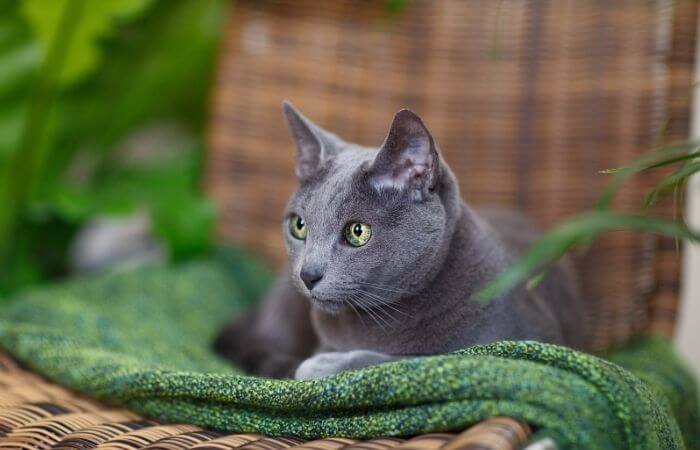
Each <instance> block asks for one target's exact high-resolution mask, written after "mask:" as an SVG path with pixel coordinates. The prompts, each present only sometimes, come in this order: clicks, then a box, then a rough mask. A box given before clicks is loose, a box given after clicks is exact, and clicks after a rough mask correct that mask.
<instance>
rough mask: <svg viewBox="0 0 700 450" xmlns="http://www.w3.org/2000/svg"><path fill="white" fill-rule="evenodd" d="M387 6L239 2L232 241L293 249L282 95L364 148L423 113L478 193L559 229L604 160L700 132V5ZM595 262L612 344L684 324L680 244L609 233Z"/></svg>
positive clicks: (591, 292)
mask: <svg viewBox="0 0 700 450" xmlns="http://www.w3.org/2000/svg"><path fill="white" fill-rule="evenodd" d="M385 4H386V2H382V1H355V0H339V1H332V2H317V1H310V0H271V1H266V2H258V1H240V2H237V3H236V7H235V8H234V10H233V13H232V16H231V19H230V24H229V26H228V34H227V36H226V38H225V42H224V44H223V46H222V49H221V60H220V63H219V71H218V78H217V83H216V89H215V92H214V95H213V97H212V99H213V110H212V111H213V120H212V127H211V133H210V143H211V146H210V147H211V152H210V154H209V158H208V161H207V170H206V172H207V176H206V183H205V185H206V189H207V190H208V191H209V193H210V194H211V195H212V196H213V197H214V198H215V199H216V200H217V201H218V202H219V203H220V204H221V211H222V216H221V220H220V223H219V233H220V235H221V236H222V237H223V238H224V239H226V240H229V241H231V242H235V243H244V244H245V245H247V246H249V247H250V248H252V249H255V251H256V252H259V253H261V254H264V255H265V256H266V257H267V258H268V260H270V261H273V262H276V263H280V262H281V261H282V260H283V259H284V250H283V242H282V239H281V238H280V225H279V221H280V217H281V214H282V211H283V208H284V205H285V203H286V201H287V198H288V194H289V192H290V191H291V190H292V189H293V187H294V184H295V182H296V180H295V179H294V156H293V155H294V147H293V144H292V139H291V137H290V136H289V132H288V130H287V128H286V127H285V125H284V124H283V121H282V118H281V113H280V102H281V100H282V99H284V98H289V99H290V100H292V101H293V102H294V103H295V104H296V105H297V106H298V107H299V108H300V109H301V110H302V111H303V112H304V113H305V114H307V115H308V116H309V117H310V118H312V119H313V120H315V121H317V122H318V123H319V124H320V125H322V126H324V127H326V128H327V129H329V130H331V131H333V132H336V133H338V134H339V135H340V136H341V137H344V138H346V139H348V140H352V141H356V142H359V143H361V144H365V145H379V144H380V143H381V142H382V140H383V138H384V136H385V133H386V132H387V127H388V125H389V123H390V120H391V117H392V115H393V114H394V113H395V112H396V111H398V110H399V109H401V108H404V107H410V108H412V109H414V110H415V111H417V112H418V113H419V114H420V115H421V116H422V117H423V118H424V119H425V122H426V124H427V125H428V126H429V128H430V129H431V130H432V132H433V135H434V136H435V138H436V140H437V142H438V143H439V144H440V146H441V150H442V153H443V154H444V156H445V158H446V160H447V161H448V163H449V164H450V166H451V167H452V168H453V170H454V172H455V173H456V174H457V176H458V178H459V180H460V184H461V187H462V191H463V194H464V196H465V198H466V199H467V201H469V202H471V203H472V204H474V205H500V206H505V207H518V208H521V209H523V210H525V211H526V212H527V213H528V214H529V215H530V216H532V217H533V218H535V219H536V220H537V221H538V222H539V223H540V224H541V225H542V226H543V227H549V226H551V225H553V224H555V223H556V222H558V221H560V220H562V219H563V218H565V217H568V216H570V215H573V214H577V213H580V212H582V211H584V210H588V209H590V208H592V207H593V205H594V202H595V200H596V198H597V195H598V194H599V193H600V192H601V189H602V187H603V186H604V185H605V183H606V182H607V181H608V179H609V178H608V177H607V176H605V175H601V174H600V173H599V172H600V171H601V170H603V169H607V168H611V167H618V166H621V165H625V164H627V163H629V162H630V161H631V160H633V159H634V158H635V157H636V156H638V155H640V154H642V153H644V152H646V151H648V150H649V149H650V148H652V147H653V146H655V145H656V144H657V143H659V142H665V143H668V142H672V141H676V140H679V139H681V140H683V139H686V138H687V135H688V123H689V120H688V117H689V111H690V108H689V104H690V96H689V89H690V86H691V84H692V67H693V58H694V46H695V34H696V18H697V9H698V8H697V3H696V2H693V1H685V2H683V1H679V2H673V1H668V0H659V1H640V0H621V1H616V2H608V3H605V2H603V3H601V2H600V1H597V0H556V1H554V0H541V1H540V0H538V1H525V0H521V1H517V0H506V1H470V2H464V1H462V0H435V1H433V0H430V1H428V0H415V1H410V2H407V6H406V8H405V9H404V10H402V11H400V12H399V13H397V14H392V13H389V12H388V11H387V9H386V7H385ZM667 119H668V122H667ZM662 128H663V129H664V133H663V139H658V137H659V131H660V130H661V129H662ZM657 177H658V175H657V174H645V175H642V176H639V177H636V178H635V179H634V180H632V181H631V182H630V184H629V186H628V189H625V190H624V191H623V192H622V193H621V194H620V195H619V196H618V198H617V200H616V207H617V208H619V209H620V210H627V211H630V210H638V208H639V207H640V206H641V204H642V198H643V195H644V193H645V191H646V190H647V189H648V188H650V187H651V186H653V185H654V184H655V182H656V180H657ZM669 208H670V206H669ZM660 213H662V214H666V213H669V211H660ZM580 266H581V267H582V270H583V278H584V279H585V280H586V284H585V290H586V294H587V296H588V298H589V299H590V304H591V308H592V309H593V312H594V315H595V318H596V327H595V330H594V331H595V334H594V336H593V337H592V338H593V339H592V341H593V342H594V344H595V347H596V348H598V349H604V348H606V347H608V346H609V345H611V344H614V343H622V342H625V341H627V340H628V339H630V338H631V337H633V336H635V335H638V334H640V333H643V332H647V331H649V330H651V331H654V332H657V333H663V334H671V333H672V331H673V326H674V323H675V312H676V302H677V299H678V295H677V294H678V274H679V270H678V266H679V257H678V254H677V253H676V251H675V246H674V244H673V242H672V241H671V242H670V243H669V242H668V241H666V240H663V239H660V238H658V237H653V236H645V237H640V235H638V234H632V233H615V234H610V235H606V236H604V237H602V238H601V239H600V240H599V241H597V242H596V244H595V245H594V246H593V247H592V248H591V249H590V251H589V252H588V253H587V254H586V255H584V256H582V257H581V258H580ZM598 300H600V301H598Z"/></svg>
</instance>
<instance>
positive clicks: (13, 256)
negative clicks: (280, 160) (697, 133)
mask: <svg viewBox="0 0 700 450" xmlns="http://www.w3.org/2000/svg"><path fill="white" fill-rule="evenodd" d="M406 3H407V0H385V4H386V7H387V10H388V11H389V12H391V13H394V14H400V13H401V11H402V10H403V8H404V7H405V6H406ZM228 7H229V2H227V1H224V0H168V1H154V0H99V1H91V0H52V1H45V0H23V1H20V0H0V267H1V268H2V270H0V294H6V293H9V292H12V291H15V290H17V289H20V288H22V287H24V286H27V285H30V284H34V283H38V282H42V281H45V280H48V279H51V278H55V277H58V276H62V275H64V274H66V273H67V267H68V264H67V259H68V256H67V255H68V246H69V244H70V242H71V241H72V239H73V237H74V236H75V234H76V232H77V231H78V230H79V229H80V227H81V226H82V225H84V224H85V223H86V222H88V221H89V220H90V219H92V218H94V217H100V216H105V215H108V216H114V215H124V214H130V213H133V212H135V211H136V210H147V211H148V212H149V213H150V216H151V218H152V220H153V225H154V229H155V232H156V234H157V235H158V237H159V238H160V240H161V241H162V242H164V243H165V245H166V246H167V250H168V254H169V255H170V257H171V258H172V259H173V260H180V259H183V258H190V257H194V256H198V255H201V254H204V253H206V252H208V251H209V250H210V248H211V246H212V226H213V223H214V219H215V215H216V214H215V208H214V206H213V205H212V204H211V203H210V202H209V201H207V200H206V199H205V198H204V197H203V196H202V195H201V193H200V190H199V184H200V180H199V178H200V173H201V167H202V155H203V148H204V137H203V136H204V130H205V122H206V111H207V100H208V98H207V97H208V93H209V91H210V86H211V81H212V76H213V67H214V60H215V53H216V48H217V44H218V42H219V37H220V33H221V31H222V25H223V20H224V18H225V16H226V13H225V9H226V8H228ZM659 137H660V139H659V140H658V142H663V130H661V132H660V134H659ZM134 147H138V148H139V151H134ZM144 149H145V151H144ZM699 149H700V146H698V144H697V143H693V142H686V143H680V144H676V145H673V146H670V147H659V148H657V149H655V150H654V151H652V152H650V153H649V154H648V155H646V156H645V157H644V158H642V159H640V160H639V161H636V162H633V163H632V164H631V165H629V166H627V167H624V168H620V169H615V170H611V171H610V172H611V174H612V175H613V178H612V180H611V182H610V185H609V187H608V188H607V189H605V191H604V192H603V193H602V194H601V197H600V201H599V203H598V205H597V207H596V209H595V210H594V211H591V212H589V213H585V214H583V215H581V216H579V217H575V218H573V219H571V220H569V221H567V222H566V223H564V224H562V225H561V226H559V227H557V228H555V229H554V230H552V231H551V232H550V233H549V234H547V235H546V236H545V238H544V239H543V240H542V241H540V242H539V243H537V245H535V246H534V247H533V248H532V249H531V250H530V251H529V252H528V253H527V254H526V255H525V256H524V258H523V259H522V260H521V261H520V262H518V263H517V264H516V265H515V266H514V267H513V268H512V269H511V270H510V271H508V272H506V273H505V274H504V275H503V276H502V277H500V278H499V279H498V280H494V282H493V283H492V284H491V285H489V286H487V287H486V288H485V289H484V290H483V291H482V292H481V295H480V297H481V298H482V299H484V300H486V299H488V298H492V297H493V296H494V295H497V294H498V293H500V292H503V291H504V290H507V289H510V288H512V287H513V286H514V285H516V284H518V283H521V282H526V281H527V282H529V283H531V284H532V283H537V281H538V279H539V278H540V277H539V274H541V273H542V272H543V271H544V270H546V268H547V267H548V265H550V264H551V263H553V262H554V261H556V260H557V259H558V258H559V257H561V256H562V255H563V254H565V253H566V252H568V251H570V250H571V249H573V248H575V247H584V248H585V247H586V246H587V245H588V244H589V243H590V242H591V241H592V240H593V239H595V237H596V236H597V235H598V234H599V233H602V232H608V231H614V230H626V229H627V230H629V229H632V230H641V231H651V232H655V233H661V234H666V235H671V236H675V237H677V238H687V239H691V240H696V241H697V240H700V234H698V233H697V232H695V231H693V230H689V229H688V228H687V227H686V226H685V224H684V223H683V221H682V220H678V221H671V220H667V219H662V218H657V217H653V216H650V215H648V211H649V206H651V205H652V204H653V203H655V202H656V201H659V200H660V199H662V198H663V197H665V196H667V195H668V194H673V197H674V198H676V199H678V197H679V195H678V193H679V192H683V189H684V186H685V182H686V181H687V179H688V178H689V177H690V176H691V175H693V174H694V173H696V172H698V171H700V162H699V161H698V160H697V157H698V156H699V155H700V151H699ZM673 166H675V169H674V170H673V171H671V172H669V175H668V176H667V177H666V178H664V180H663V181H662V182H661V183H660V184H659V185H658V186H657V188H656V189H654V190H653V191H651V192H649V193H648V195H647V197H646V201H645V202H644V204H642V205H640V210H639V213H638V214H622V213H619V212H615V211H613V210H611V206H610V205H611V204H612V201H611V200H612V199H613V198H614V196H615V193H616V192H617V191H618V190H619V189H621V188H623V187H624V184H625V183H624V182H625V181H626V180H627V179H628V178H629V177H630V176H634V175H635V174H636V173H638V172H640V171H644V170H656V169H659V168H667V167H673ZM679 217H681V218H682V216H679Z"/></svg>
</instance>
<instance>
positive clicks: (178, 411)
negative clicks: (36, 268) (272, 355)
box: [0, 253, 699, 449]
mask: <svg viewBox="0 0 700 450" xmlns="http://www.w3.org/2000/svg"><path fill="white" fill-rule="evenodd" d="M268 281H269V275H268V273H267V272H266V271H264V270H263V269H262V268H261V267H260V266H258V265H256V264H254V263H250V262H249V260H248V259H247V258H246V257H245V256H242V255H238V254H235V253H234V254H233V255H232V256H231V255H230V256H229V258H228V262H227V263H225V264H222V263H221V262H218V261H217V262H197V263H190V264H188V265H184V266H180V267H177V268H151V269H147V270H139V271H135V272H131V273H121V274H109V275H101V276H97V277H92V278H86V279H79V280H75V281H72V282H69V283H66V284H62V285H58V286H54V287H50V288H44V289H41V290H36V291H31V292H28V293H26V294H24V295H21V296H20V297H19V298H17V299H15V301H13V302H10V303H9V304H8V305H6V306H3V307H2V310H0V345H1V346H2V347H3V348H4V349H5V350H7V351H8V352H10V353H11V354H13V355H14V356H16V357H17V358H19V359H20V360H21V361H23V362H25V363H26V364H27V365H29V366H30V367H31V368H33V369H35V370H37V371H38V372H40V373H42V374H44V375H45V376H47V377H49V378H50V379H52V380H55V381H57V382H60V383H63V384H65V385H67V386H70V387H72V388H74V389H76V390H79V391H82V392H84V393H86V394H89V395H92V396H95V397H98V398H100V399H104V400H107V401H110V402H113V403H118V404H123V405H125V406H127V407H130V408H132V409H134V410H135V411H138V412H140V413H143V414H146V415H149V416H152V417H155V418H158V419H161V420H166V421H177V422H185V423H193V424H197V425H202V426H206V427H211V428H217V429H224V430H228V431H235V432H257V433H265V434H268V435H286V434H291V435H297V436H301V437H304V438H309V439H310V438H317V437H326V436H347V437H358V438H365V437H375V436H386V435H397V436H398V435H412V434H418V433H425V432H431V431H442V430H456V429H460V428H462V427H465V426H467V425H469V424H471V423H473V422H476V421H478V420H480V419H484V418H486V417H489V416H493V415H508V416H512V417H515V418H521V419H525V420H527V421H529V422H531V423H532V424H534V425H535V427H536V430H537V435H538V436H545V435H546V436H551V437H552V438H554V439H555V440H556V441H557V442H558V443H559V445H560V446H561V448H595V449H608V448H609V449H621V448H629V449H656V448H683V447H684V444H683V436H685V439H686V442H687V448H697V444H698V426H699V420H698V408H697V406H698V405H697V392H696V386H695V383H694V381H693V379H692V377H691V376H690V375H689V373H688V371H687V370H686V369H685V367H684V366H683V364H682V363H681V362H680V361H679V360H678V359H677V358H676V357H675V356H674V354H673V350H672V348H671V346H670V344H669V343H668V342H667V341H665V340H663V339H660V338H647V339H645V340H643V341H640V342H637V343H636V344H634V345H632V346H630V347H628V348H625V349H621V350H619V351H616V352H614V353H613V354H611V355H610V361H614V362H615V363H619V365H616V364H614V363H612V362H608V361H606V360H603V359H600V358H597V357H594V356H590V355H586V354H582V353H578V352H575V351H572V350H569V349H566V348H563V347H558V346H553V345H544V344H540V343H536V342H500V343H495V344H491V345H484V346H476V347H472V348H469V349H465V350H462V351H459V352H455V353H453V354H449V355H442V356H434V357H428V358H421V359H413V360H404V361H398V362H394V363H389V364H384V365H381V366H376V367H371V368H367V369H364V370H360V371H355V372H348V373H345V374H342V375H339V376H336V377H330V378H326V379H320V380H314V381H307V382H297V381H289V380H270V379H262V378H255V377H248V376H243V375H240V374H239V373H237V372H236V370H235V369H233V368H231V367H229V366H228V365H227V364H226V363H225V362H224V361H222V360H220V359H218V358H217V357H216V356H214V355H213V354H212V353H211V352H210V350H209V342H210V340H211V339H212V337H213V334H214V333H215V332H216V330H217V329H218V328H219V326H220V325H221V324H222V322H223V321H225V320H227V319H228V318H229V316H230V314H233V313H234V312H235V311H237V310H240V309H241V308H242V307H243V306H245V305H246V304H247V303H248V302H249V301H250V300H251V299H253V298H255V297H257V296H258V295H259V293H260V292H261V291H262V289H264V287H265V286H266V285H267V283H268ZM622 367H626V368H628V369H629V370H630V371H628V370H626V369H623V368H622ZM632 373H634V374H636V376H635V375H633V374H632ZM674 416H675V417H677V418H678V419H679V421H678V422H677V421H676V420H675V419H674V418H673V417H674ZM679 423H680V425H681V427H679V425H678V424H679ZM681 430H682V433H681Z"/></svg>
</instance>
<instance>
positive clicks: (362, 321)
mask: <svg viewBox="0 0 700 450" xmlns="http://www.w3.org/2000/svg"><path fill="white" fill-rule="evenodd" d="M350 298H351V299H353V295H352V294H350ZM344 303H345V304H346V305H348V306H349V307H350V309H352V311H353V312H354V313H355V315H356V316H357V318H358V319H360V323H361V324H362V326H363V327H364V328H367V324H366V323H365V320H364V319H363V318H362V314H360V312H359V311H358V310H357V307H356V306H355V304H354V303H353V302H351V301H347V300H345V301H344Z"/></svg>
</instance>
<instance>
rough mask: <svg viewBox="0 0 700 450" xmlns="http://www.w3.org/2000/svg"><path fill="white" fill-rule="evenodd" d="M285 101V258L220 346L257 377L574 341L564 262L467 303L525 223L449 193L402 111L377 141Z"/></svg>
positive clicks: (449, 183) (577, 306)
mask: <svg viewBox="0 0 700 450" xmlns="http://www.w3.org/2000/svg"><path fill="white" fill-rule="evenodd" d="M285 112H286V114H287V118H288V120H289V122H290V126H291V128H292V131H293V133H294V136H295V139H296V142H297V148H298V153H297V155H298V156H297V172H298V175H299V177H300V180H301V183H300V188H299V190H298V191H297V192H295V193H294V194H293V195H292V198H291V199H290V202H289V205H288V208H287V213H286V215H285V218H287V220H286V221H283V222H284V225H283V233H285V236H286V239H285V242H286V244H287V250H288V254H289V256H290V264H289V267H288V269H287V270H285V272H284V274H283V275H282V276H281V277H280V279H279V280H278V281H277V284H276V285H275V287H274V288H273V289H272V291H271V293H270V294H269V295H268V297H267V299H266V300H265V301H264V302H263V304H262V306H261V307H260V309H259V310H257V312H254V313H252V314H253V317H247V318H244V319H239V320H237V321H234V322H233V323H231V324H230V325H229V326H227V327H226V328H225V329H224V331H223V332H222V334H221V335H220V336H219V339H218V340H217V344H216V346H217V349H218V350H219V351H220V352H222V353H223V354H224V355H226V356H227V357H229V358H231V359H233V360H234V362H236V363H238V364H239V365H242V366H243V367H244V368H246V369H248V370H250V371H252V372H255V373H258V374H261V375H267V376H289V375H291V374H292V373H294V371H295V370H296V376H297V377H298V378H311V377H315V376H323V375H329V374H332V373H336V372H339V371H342V370H346V369H352V368H357V367H362V366H366V365H371V364H376V363H380V362H384V361H390V360H392V359H397V358H402V357H411V356H420V355H431V354H439V353H445V352H449V351H452V350H457V349H460V348H465V347H468V346H470V345H474V344H479V343H486V342H492V341H496V340H504V339H510V340H514V339H534V340H540V341H545V342H551V343H560V344H564V345H568V346H572V347H576V348H585V346H586V342H585V336H586V325H587V321H588V320H587V316H586V311H587V309H586V307H585V305H584V303H583V300H582V299H581V297H580V296H579V294H578V292H577V289H576V281H575V277H574V274H573V271H572V270H571V268H570V267H569V263H568V262H567V261H562V262H560V263H559V264H557V265H556V266H554V267H552V268H550V270H549V271H548V272H547V275H546V276H545V277H543V278H542V280H541V281H540V282H539V283H538V284H537V285H536V286H534V287H532V288H530V289H528V288H526V287H525V286H519V287H517V288H516V289H513V290H512V291H511V292H509V293H508V294H506V295H503V296H501V297H499V298H496V299H493V300H492V301H491V302H489V303H486V304H482V303H479V302H477V301H476V299H475V298H474V294H475V293H476V292H477V291H478V290H479V289H480V288H482V287H483V286H484V285H485V284H486V283H487V282H489V281H492V280H493V279H494V278H495V277H497V276H498V275H499V274H500V273H502V272H503V270H505V269H506V268H507V267H508V266H509V265H510V264H512V263H513V262H514V261H515V260H516V259H517V257H518V255H519V254H520V253H521V252H522V251H523V250H524V249H525V248H527V247H528V246H529V244H531V243H532V242H533V241H534V240H535V239H536V238H537V236H538V233H537V231H536V229H535V228H534V227H533V226H532V225H531V224H530V223H529V222H528V221H527V220H526V219H525V218H523V217H522V216H520V215H518V214H516V213H510V212H490V213H478V212H476V211H475V210H473V209H472V208H471V207H469V206H468V205H467V204H466V203H465V202H464V201H462V199H461V196H460V193H459V187H458V184H457V181H456V179H455V177H454V176H453V174H452V173H451V171H450V170H449V168H448V166H447V165H446V164H445V163H444V161H442V159H441V158H440V157H439V155H438V153H437V148H436V146H435V144H434V142H433V139H432V137H431V136H430V134H429V133H428V131H427V129H426V128H425V126H424V125H423V124H422V122H421V121H420V119H419V118H418V117H417V116H415V114H413V113H411V112H409V111H402V112H400V113H398V114H397V116H396V117H395V118H394V123H393V124H392V128H391V130H390V132H389V135H388V137H387V140H386V141H385V143H384V145H383V146H382V148H381V149H380V150H379V151H377V150H375V149H369V148H365V147H360V146H357V145H354V144H348V143H345V142H343V141H342V140H340V139H339V138H337V137H336V136H334V135H332V134H330V133H328V132H325V131H323V130H321V129H320V128H318V127H317V126H315V125H314V124H313V123H311V122H310V121H308V119H306V118H304V117H303V116H301V115H300V114H299V113H297V112H296V110H294V109H293V108H291V107H289V106H286V110H285ZM302 217H303V218H304V220H303V221H302V222H303V223H302V224H301V226H299V229H298V230H296V229H294V228H293V227H294V226H297V225H299V223H301V222H295V220H299V219H300V218H302ZM290 220H291V221H290ZM358 224H359V225H361V227H360V228H358ZM351 225H353V226H354V228H353V230H354V231H355V232H357V236H352V235H348V233H349V231H348V229H349V228H348V227H350V226H351ZM300 230H302V231H303V233H304V234H303V236H304V237H303V239H302V238H300V237H299V236H301V235H299V236H296V235H295V233H296V232H299V231H300ZM343 230H345V241H344V240H343ZM367 230H370V231H371V234H370V233H369V232H368V231H367ZM351 231H352V230H351ZM290 233H291V234H290ZM368 234H369V235H370V236H371V237H369V238H367V239H368V240H367V241H363V243H361V244H360V245H359V246H357V247H354V246H353V245H348V243H350V242H353V243H355V244H356V243H357V242H355V241H356V237H363V239H364V238H365V237H366V235H368ZM312 354H316V356H314V357H311V358H310V359H306V358H309V357H310V356H311V355H312ZM305 359H306V361H305V362H304V363H303V364H301V366H299V364H300V362H302V361H303V360H305ZM297 366H299V367H297Z"/></svg>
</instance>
